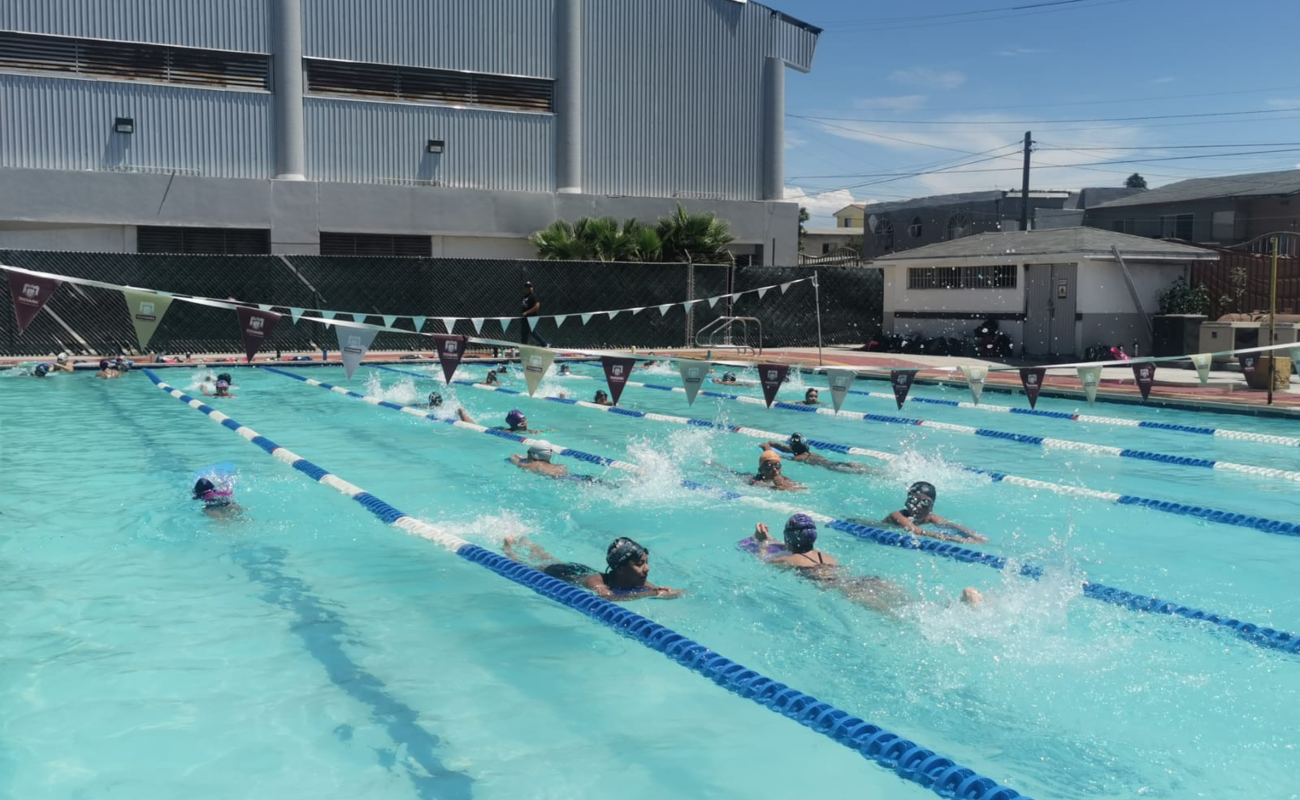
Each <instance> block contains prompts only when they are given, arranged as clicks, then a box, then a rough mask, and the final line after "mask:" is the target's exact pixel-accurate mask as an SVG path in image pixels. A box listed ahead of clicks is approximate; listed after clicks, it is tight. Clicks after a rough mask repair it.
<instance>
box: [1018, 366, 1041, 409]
mask: <svg viewBox="0 0 1300 800" xmlns="http://www.w3.org/2000/svg"><path fill="white" fill-rule="evenodd" d="M1046 374H1047V368H1046V367H1022V368H1021V370H1020V383H1021V384H1023V385H1024V387H1025V394H1026V395H1028V397H1029V407H1030V408H1033V407H1034V406H1036V405H1038V393H1039V392H1040V391H1042V388H1043V376H1045V375H1046Z"/></svg>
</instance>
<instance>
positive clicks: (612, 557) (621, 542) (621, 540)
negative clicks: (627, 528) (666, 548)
mask: <svg viewBox="0 0 1300 800" xmlns="http://www.w3.org/2000/svg"><path fill="white" fill-rule="evenodd" d="M648 555H650V551H649V550H647V549H645V548H644V547H642V546H641V545H639V544H637V543H636V542H634V541H632V540H631V539H629V538H627V537H626V536H620V537H618V538H617V539H615V540H614V541H612V542H610V543H609V549H608V550H606V551H605V563H606V564H608V565H609V571H610V572H613V571H614V570H616V569H618V568H619V567H621V566H623V565H624V564H626V563H627V562H629V561H632V560H634V559H637V560H639V559H642V558H645V557H646V556H648Z"/></svg>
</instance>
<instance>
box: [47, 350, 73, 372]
mask: <svg viewBox="0 0 1300 800" xmlns="http://www.w3.org/2000/svg"><path fill="white" fill-rule="evenodd" d="M50 370H51V371H52V372H72V371H73V369H72V360H71V359H70V358H68V354H67V353H59V355H58V356H57V357H56V358H55V359H54V364H53V366H51V367H50Z"/></svg>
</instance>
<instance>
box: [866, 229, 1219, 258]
mask: <svg viewBox="0 0 1300 800" xmlns="http://www.w3.org/2000/svg"><path fill="white" fill-rule="evenodd" d="M1112 246H1115V247H1118V248H1119V251H1120V254H1121V255H1123V256H1124V257H1125V258H1131V259H1133V260H1135V261H1143V260H1152V259H1155V260H1161V261H1167V260H1171V259H1172V260H1183V261H1215V260H1218V257H1219V256H1218V254H1217V253H1214V252H1211V251H1209V250H1205V249H1202V248H1200V247H1192V246H1190V245H1185V244H1178V243H1176V242H1166V241H1162V240H1160V239H1148V238H1146V237H1145V236H1133V235H1131V234H1127V233H1115V232H1114V231H1104V230H1101V229H1100V228H1058V229H1054V230H1045V231H1030V232H1028V233H1021V232H1020V231H1006V232H1001V233H981V234H979V235H978V236H967V237H964V238H962V239H953V240H952V241H948V242H939V243H938V244H932V245H927V246H925V247H918V248H916V249H915V250H905V251H904V252H902V253H897V254H894V255H890V256H883V257H881V258H878V259H876V263H877V264H887V263H893V262H903V261H934V260H936V259H959V258H987V257H989V256H1012V257H1013V258H1014V260H1015V261H1017V262H1019V261H1023V260H1024V259H1025V257H1026V256H1034V257H1037V256H1057V255H1072V256H1084V257H1091V258H1105V259H1110V258H1113V257H1114V255H1113V254H1112V253H1111V247H1112Z"/></svg>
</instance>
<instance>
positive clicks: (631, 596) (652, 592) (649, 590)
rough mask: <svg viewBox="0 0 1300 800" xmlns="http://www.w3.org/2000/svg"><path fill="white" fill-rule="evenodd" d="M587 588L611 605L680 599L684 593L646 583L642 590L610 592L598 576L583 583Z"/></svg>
mask: <svg viewBox="0 0 1300 800" xmlns="http://www.w3.org/2000/svg"><path fill="white" fill-rule="evenodd" d="M585 583H586V585H587V588H588V589H591V590H592V591H593V592H595V593H596V595H597V596H598V597H601V598H604V599H605V600H609V601H610V602H613V603H623V602H626V601H628V600H641V599H642V598H646V597H657V598H661V599H664V600H671V599H673V598H677V597H681V596H682V595H683V594H685V592H683V591H682V590H681V589H669V588H668V587H667V586H655V585H653V584H649V583H647V584H646V585H645V588H644V589H640V590H638V591H635V592H611V591H610V590H609V587H608V586H606V585H605V581H603V580H601V577H600V576H599V575H592V576H591V577H589V578H587V580H586V581H585Z"/></svg>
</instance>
